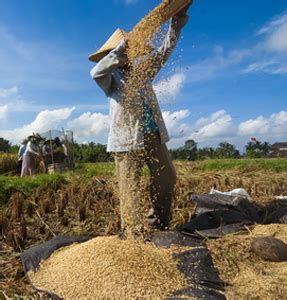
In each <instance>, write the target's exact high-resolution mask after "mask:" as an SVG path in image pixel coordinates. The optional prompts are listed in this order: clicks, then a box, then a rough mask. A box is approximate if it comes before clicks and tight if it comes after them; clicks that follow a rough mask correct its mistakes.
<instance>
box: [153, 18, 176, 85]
mask: <svg viewBox="0 0 287 300" xmlns="http://www.w3.org/2000/svg"><path fill="white" fill-rule="evenodd" d="M180 33H181V29H180V30H175V29H174V28H173V27H172V20H171V21H170V25H169V29H168V32H167V34H166V36H165V38H164V40H163V42H162V44H161V46H160V47H159V48H158V49H157V50H156V51H155V52H154V53H153V55H152V56H151V57H150V58H149V63H150V64H151V65H152V68H150V69H151V70H152V71H151V73H150V74H149V79H150V80H151V81H152V80H154V78H155V76H156V75H157V74H158V73H159V71H160V70H161V68H162V67H163V66H164V65H165V64H166V62H167V61H168V59H169V57H170V55H171V53H172V52H173V50H174V48H175V46H176V44H177V41H178V39H179V36H180Z"/></svg>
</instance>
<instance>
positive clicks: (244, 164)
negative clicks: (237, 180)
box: [194, 158, 287, 172]
mask: <svg viewBox="0 0 287 300" xmlns="http://www.w3.org/2000/svg"><path fill="white" fill-rule="evenodd" d="M194 166H195V168H196V169H199V170H202V171H222V170H232V169H234V170H240V171H243V172H244V171H245V172H252V171H254V172H256V171H273V172H287V159H284V158H258V159H245V158H242V159H210V160H204V161H199V162H195V163H194Z"/></svg>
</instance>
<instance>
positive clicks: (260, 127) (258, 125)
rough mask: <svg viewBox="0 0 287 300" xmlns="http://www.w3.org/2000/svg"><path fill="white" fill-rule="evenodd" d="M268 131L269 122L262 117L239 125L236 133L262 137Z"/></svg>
mask: <svg viewBox="0 0 287 300" xmlns="http://www.w3.org/2000/svg"><path fill="white" fill-rule="evenodd" d="M268 130H269V122H268V120H267V119H265V118H264V117H262V116H259V117H257V118H256V119H254V120H248V121H245V122H242V123H241V124H239V127H238V133H239V135H243V136H251V135H257V134H259V135H262V134H266V133H267V132H268Z"/></svg>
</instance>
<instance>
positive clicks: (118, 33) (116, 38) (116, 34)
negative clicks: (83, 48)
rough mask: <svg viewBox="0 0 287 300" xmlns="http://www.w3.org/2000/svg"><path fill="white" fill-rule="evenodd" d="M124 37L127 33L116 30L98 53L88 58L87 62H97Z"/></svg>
mask: <svg viewBox="0 0 287 300" xmlns="http://www.w3.org/2000/svg"><path fill="white" fill-rule="evenodd" d="M126 35H127V33H126V32H125V31H124V30H122V29H120V28H118V29H117V30H116V31H115V32H114V33H113V34H112V35H111V36H110V38H109V39H108V40H107V41H106V42H105V44H104V45H103V46H102V47H101V48H100V49H99V50H98V51H96V52H95V53H93V54H91V55H90V56H89V60H90V61H93V62H99V61H100V60H101V59H102V58H104V57H105V56H106V55H107V54H108V53H109V52H110V51H112V50H113V49H115V48H116V47H117V46H118V45H119V44H120V42H121V41H122V40H123V39H124V38H125V36H126Z"/></svg>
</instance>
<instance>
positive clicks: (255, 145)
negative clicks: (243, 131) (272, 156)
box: [245, 140, 271, 158]
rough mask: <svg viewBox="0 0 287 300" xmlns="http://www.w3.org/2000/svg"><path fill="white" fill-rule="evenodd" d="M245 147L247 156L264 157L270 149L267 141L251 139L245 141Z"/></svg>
mask: <svg viewBox="0 0 287 300" xmlns="http://www.w3.org/2000/svg"><path fill="white" fill-rule="evenodd" d="M245 149H246V156H247V157H250V158H259V157H266V156H267V155H268V153H269V151H270V149H271V145H270V144H269V143H268V142H263V143H261V142H260V141H256V140H252V141H250V142H248V143H247V145H246V146H245Z"/></svg>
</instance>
